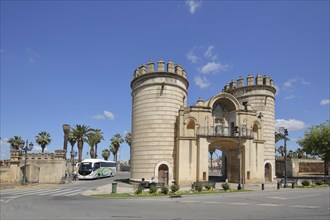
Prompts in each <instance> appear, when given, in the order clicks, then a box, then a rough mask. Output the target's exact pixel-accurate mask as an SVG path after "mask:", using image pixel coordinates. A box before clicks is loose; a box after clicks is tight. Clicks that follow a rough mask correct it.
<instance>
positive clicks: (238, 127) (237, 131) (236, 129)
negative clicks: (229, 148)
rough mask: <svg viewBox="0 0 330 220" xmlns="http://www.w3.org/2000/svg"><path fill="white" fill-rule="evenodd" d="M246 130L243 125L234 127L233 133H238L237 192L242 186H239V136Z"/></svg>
mask: <svg viewBox="0 0 330 220" xmlns="http://www.w3.org/2000/svg"><path fill="white" fill-rule="evenodd" d="M245 130H246V126H245V125H241V126H235V133H238V147H237V151H238V152H237V160H238V164H237V166H238V167H237V173H238V180H237V183H238V185H237V190H241V189H242V186H241V134H242V132H244V131H245Z"/></svg>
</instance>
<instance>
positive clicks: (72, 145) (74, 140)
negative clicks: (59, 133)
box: [68, 130, 77, 154]
mask: <svg viewBox="0 0 330 220" xmlns="http://www.w3.org/2000/svg"><path fill="white" fill-rule="evenodd" d="M68 141H69V142H70V145H71V152H73V149H74V145H75V144H76V142H77V138H76V137H75V136H74V135H73V132H72V130H70V132H69V134H68ZM71 152H70V154H71Z"/></svg>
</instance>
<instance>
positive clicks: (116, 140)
mask: <svg viewBox="0 0 330 220" xmlns="http://www.w3.org/2000/svg"><path fill="white" fill-rule="evenodd" d="M110 141H111V145H110V151H111V152H112V153H113V155H114V157H115V161H116V163H117V159H118V158H117V156H118V151H119V148H120V144H121V143H123V142H124V139H123V138H122V137H121V135H120V134H115V135H114V136H113V137H112V138H111V140H110ZM111 147H112V149H111Z"/></svg>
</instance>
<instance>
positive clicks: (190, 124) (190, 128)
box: [187, 119, 195, 136]
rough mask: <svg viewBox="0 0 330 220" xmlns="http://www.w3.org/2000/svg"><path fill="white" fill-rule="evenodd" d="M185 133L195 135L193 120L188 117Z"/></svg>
mask: <svg viewBox="0 0 330 220" xmlns="http://www.w3.org/2000/svg"><path fill="white" fill-rule="evenodd" d="M187 135H188V136H195V121H194V120H192V119H190V120H189V122H188V124H187Z"/></svg>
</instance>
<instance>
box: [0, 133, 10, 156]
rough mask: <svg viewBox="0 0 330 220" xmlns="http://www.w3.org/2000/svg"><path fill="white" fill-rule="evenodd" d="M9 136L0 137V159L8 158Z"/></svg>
mask: <svg viewBox="0 0 330 220" xmlns="http://www.w3.org/2000/svg"><path fill="white" fill-rule="evenodd" d="M8 140H9V138H3V139H2V138H1V139H0V159H1V160H4V159H9V158H10V144H9V143H8Z"/></svg>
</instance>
